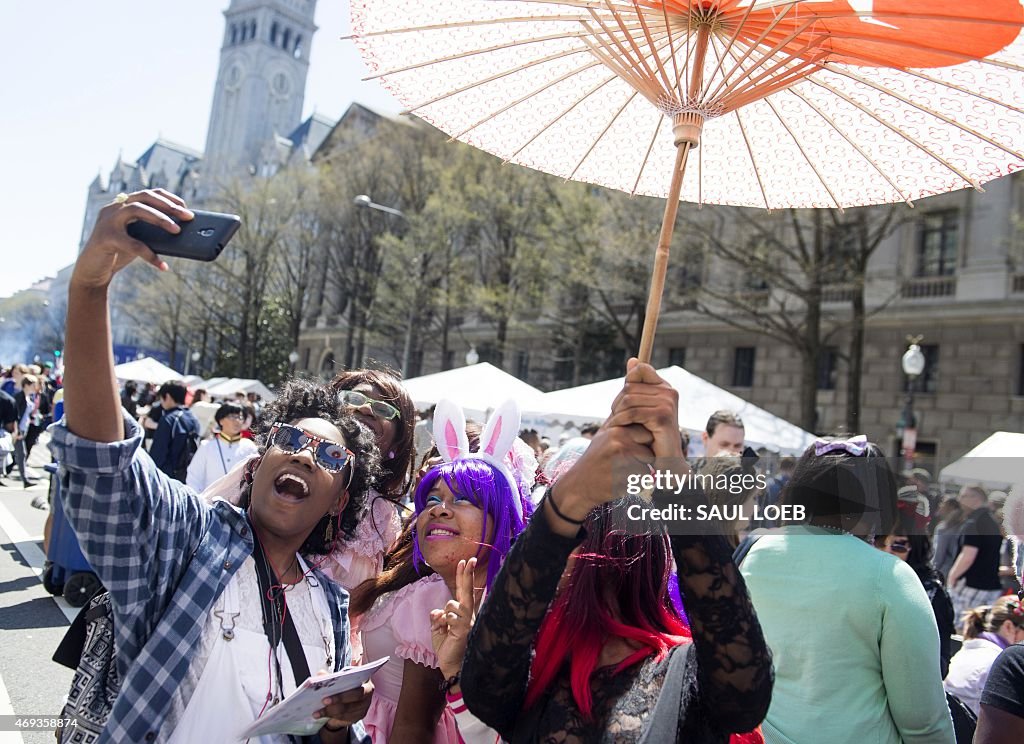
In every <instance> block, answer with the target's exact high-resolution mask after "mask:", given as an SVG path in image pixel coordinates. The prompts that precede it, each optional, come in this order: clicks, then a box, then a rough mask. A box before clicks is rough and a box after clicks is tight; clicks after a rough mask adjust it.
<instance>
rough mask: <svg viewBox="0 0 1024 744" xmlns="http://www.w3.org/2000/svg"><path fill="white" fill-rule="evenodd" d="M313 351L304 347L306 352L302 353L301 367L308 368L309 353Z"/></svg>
mask: <svg viewBox="0 0 1024 744" xmlns="http://www.w3.org/2000/svg"><path fill="white" fill-rule="evenodd" d="M312 352H313V349H311V348H310V347H308V346H307V347H306V353H305V354H303V355H302V368H303V369H309V355H310V354H311V353H312Z"/></svg>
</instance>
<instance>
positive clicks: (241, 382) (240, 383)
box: [206, 377, 277, 400]
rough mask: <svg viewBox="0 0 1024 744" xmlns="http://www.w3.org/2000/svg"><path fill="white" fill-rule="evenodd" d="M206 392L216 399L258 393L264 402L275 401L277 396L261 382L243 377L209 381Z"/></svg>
mask: <svg viewBox="0 0 1024 744" xmlns="http://www.w3.org/2000/svg"><path fill="white" fill-rule="evenodd" d="M206 384H207V385H208V386H209V387H207V388H206V392H208V393H209V394H210V395H212V396H214V397H216V398H233V397H234V395H235V393H240V392H241V393H256V394H257V395H259V396H260V397H261V398H262V399H263V400H273V399H274V398H276V397H277V394H276V393H275V392H274V391H273V390H271V389H270V388H268V387H267V386H266V385H264V384H263V383H262V382H260V381H259V380H252V379H247V378H243V377H229V378H227V379H223V378H221V379H220V381H215V380H207V381H206Z"/></svg>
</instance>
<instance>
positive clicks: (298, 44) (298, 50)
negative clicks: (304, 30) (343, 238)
mask: <svg viewBox="0 0 1024 744" xmlns="http://www.w3.org/2000/svg"><path fill="white" fill-rule="evenodd" d="M292 54H293V56H294V57H295V59H302V34H296V36H295V51H293V52H292Z"/></svg>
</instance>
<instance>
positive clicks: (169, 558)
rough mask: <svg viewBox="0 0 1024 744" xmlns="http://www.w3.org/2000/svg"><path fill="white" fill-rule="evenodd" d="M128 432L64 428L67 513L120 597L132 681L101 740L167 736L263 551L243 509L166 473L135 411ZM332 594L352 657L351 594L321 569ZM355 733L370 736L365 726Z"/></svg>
mask: <svg viewBox="0 0 1024 744" xmlns="http://www.w3.org/2000/svg"><path fill="white" fill-rule="evenodd" d="M124 427H125V432H126V433H127V437H126V439H124V440H123V441H120V442H111V443H100V442H91V441H88V440H85V439H82V438H80V437H77V436H75V435H74V434H72V433H71V432H70V431H68V429H67V427H66V426H64V425H63V422H61V424H58V425H56V426H54V427H53V429H52V432H53V438H52V440H51V444H50V448H51V450H52V452H53V455H54V458H55V459H56V460H57V461H58V462H59V463H60V464H61V481H62V484H63V498H64V511H65V514H66V515H67V518H68V521H69V522H70V523H71V525H72V527H74V529H75V532H76V533H77V535H78V540H79V543H80V544H81V547H82V552H83V553H84V554H85V556H86V557H87V558H88V559H89V563H90V564H91V565H92V567H93V570H94V571H96V573H97V575H98V576H99V577H100V580H101V581H102V582H103V585H104V586H105V587H106V588H107V590H108V591H109V592H110V596H111V600H112V604H113V607H114V643H115V647H116V651H117V666H118V671H119V672H120V674H121V679H122V680H123V682H122V684H121V691H120V694H119V695H118V697H117V700H116V702H115V703H114V708H113V710H112V711H111V714H110V718H109V719H108V721H107V727H106V730H105V731H104V733H103V736H102V738H101V741H112V742H156V741H165V740H166V739H167V737H168V735H169V734H170V732H171V731H172V730H173V728H174V723H175V722H176V721H177V720H179V719H180V717H181V714H182V713H183V712H184V709H185V706H186V705H188V701H189V699H190V698H191V696H192V692H193V690H192V689H185V688H186V687H187V686H188V682H187V681H186V680H188V679H189V678H191V679H194V680H198V679H199V677H200V676H201V669H200V670H197V671H199V673H198V674H194V675H188V674H187V672H188V670H189V667H190V666H191V665H192V664H202V665H205V663H206V659H205V658H204V659H198V658H196V656H195V652H196V650H197V649H198V648H199V645H200V644H199V639H200V634H201V632H202V630H203V628H204V627H205V626H206V624H207V622H208V619H209V615H210V613H211V611H212V610H213V606H214V603H215V602H216V600H217V598H218V597H219V596H220V593H221V592H222V591H224V588H225V586H227V583H228V581H230V580H231V578H232V576H234V574H235V572H236V571H237V570H238V567H239V566H241V565H242V561H244V560H245V559H246V558H247V557H248V556H250V555H251V554H252V549H253V541H252V534H251V532H250V530H249V526H248V523H247V520H246V518H245V515H244V513H243V512H242V511H241V510H239V509H237V508H235V507H233V506H231V505H229V504H227V503H225V502H218V503H217V504H216V505H214V506H212V507H211V506H208V505H206V504H204V503H203V502H202V501H200V499H199V498H198V497H197V496H196V494H195V492H194V491H192V490H191V489H190V488H188V487H187V486H185V485H184V484H182V483H179V482H178V481H175V480H172V479H170V478H168V477H167V476H166V475H164V474H163V473H162V472H160V471H159V470H158V469H157V467H156V465H154V464H153V461H152V460H151V459H150V457H149V455H148V454H147V453H146V452H145V450H144V449H143V448H142V430H141V428H140V427H139V426H138V424H137V423H136V422H135V421H133V420H132V418H131V417H130V416H128V414H127V413H125V414H124ZM315 575H316V578H317V579H318V580H319V582H320V585H321V586H323V587H324V589H325V592H326V593H327V599H328V604H329V605H330V608H331V620H332V624H333V626H334V643H335V648H336V649H337V653H336V654H335V656H336V657H337V659H336V661H335V670H337V669H340V668H341V667H342V666H344V665H345V664H347V663H348V661H349V657H350V649H349V641H348V637H349V624H348V593H347V592H345V590H344V589H342V588H341V587H339V586H338V585H337V584H335V583H333V582H332V581H330V580H328V579H327V578H326V577H325V576H323V574H321V573H320V572H319V571H317V572H315ZM350 740H351V741H353V742H363V741H369V739H368V737H367V736H366V734H365V732H364V730H363V727H362V724H356V725H354V726H352V727H351V729H350Z"/></svg>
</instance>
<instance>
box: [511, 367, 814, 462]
mask: <svg viewBox="0 0 1024 744" xmlns="http://www.w3.org/2000/svg"><path fill="white" fill-rule="evenodd" d="M658 374H659V375H661V377H662V378H663V379H664V380H665V381H666V382H668V383H669V384H670V385H672V387H674V388H675V389H676V390H677V391H678V392H679V426H680V427H682V428H684V429H687V430H688V431H690V432H691V433H693V434H698V433H699V432H702V431H704V427H705V426H706V425H707V421H708V417H709V416H710V415H711V414H712V413H714V412H715V411H718V410H722V409H725V410H728V411H732V412H733V413H736V414H739V416H740V418H741V419H743V425H744V428H745V431H746V442H747V444H749V445H751V446H753V447H759V446H764V447H767V448H768V449H771V450H777V451H780V452H785V453H794V454H795V453H800V452H803V450H804V449H806V448H807V447H808V446H809V445H810V444H811V442H813V441H814V435H813V434H811V433H809V432H806V431H804V430H803V429H801V428H800V427H799V426H796V425H794V424H791V423H789V422H788V421H786V420H785V419H782V418H780V417H778V416H776V415H775V414H773V413H769V412H768V411H766V410H764V409H763V408H758V407H757V406H755V405H754V404H752V403H749V402H747V401H745V400H743V399H742V398H740V397H739V396H738V395H734V394H733V393H730V392H729V391H728V390H723V389H722V388H720V387H718V386H717V385H713V384H711V383H710V382H708V381H707V380H705V379H703V378H702V377H698V376H697V375H695V374H692V373H690V372H687V371H686V370H685V369H683V368H682V367H665V368H664V369H659V370H658ZM623 380H624V378H622V377H618V378H616V379H613V380H605V381H604V382H595V383H593V384H591V385H581V386H579V387H575V388H569V389H567V390H556V391H555V392H552V393H546V394H545V395H544V396H543V397H542V398H541V400H540V401H539V404H538V405H533V406H527V405H524V406H523V409H524V410H525V411H526V412H527V413H526V414H525V415H524V416H523V424H524V426H532V425H537V424H540V425H543V424H545V423H546V424H548V425H551V424H561V425H562V426H564V427H567V428H568V427H570V426H575V427H579V426H580V425H581V424H586V423H592V422H598V421H603V420H604V419H605V418H606V417H607V416H608V414H609V413H611V407H612V401H613V400H614V399H615V396H616V395H618V394H619V391H621V390H622V385H623Z"/></svg>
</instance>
